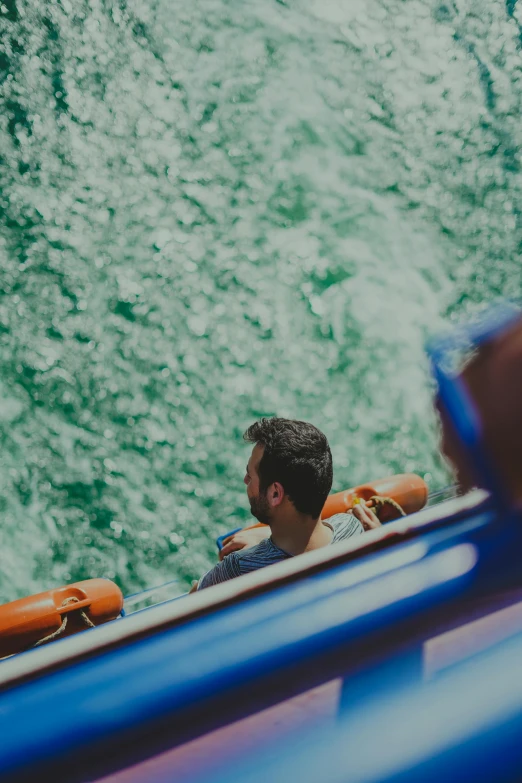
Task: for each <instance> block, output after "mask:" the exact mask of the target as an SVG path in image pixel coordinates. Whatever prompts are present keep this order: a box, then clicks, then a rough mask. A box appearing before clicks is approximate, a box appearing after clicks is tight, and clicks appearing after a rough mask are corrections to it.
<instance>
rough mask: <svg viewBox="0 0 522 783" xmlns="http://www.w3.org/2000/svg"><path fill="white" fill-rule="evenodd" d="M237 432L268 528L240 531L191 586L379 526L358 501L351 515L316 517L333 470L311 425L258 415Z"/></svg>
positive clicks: (256, 507) (257, 509) (258, 514)
mask: <svg viewBox="0 0 522 783" xmlns="http://www.w3.org/2000/svg"><path fill="white" fill-rule="evenodd" d="M243 437H244V438H245V440H246V441H248V442H249V443H253V444H254V447H253V449H252V454H251V455H250V459H249V460H248V464H247V468H246V475H245V478H244V482H245V484H246V488H247V496H248V500H249V502H250V510H251V512H252V514H253V516H254V517H255V518H256V519H257V520H259V522H263V523H264V524H265V525H268V527H267V528H255V529H254V530H252V531H243V540H241V541H240V542H239V544H238V542H237V541H236V542H235V545H234V544H232V545H231V546H229V547H228V551H227V550H226V551H225V556H224V557H223V559H222V561H221V562H220V563H218V564H217V565H216V566H214V568H211V569H210V571H208V572H207V573H206V574H205V575H204V576H203V577H202V578H201V579H200V580H199V583H198V584H197V585H194V588H193V589H196V588H197V589H199V590H201V589H202V588H205V587H210V586H211V585H216V584H219V583H220V582H224V581H226V580H228V579H233V578H234V577H236V576H241V575H242V574H246V573H249V572H250V571H256V570H257V569H258V568H263V567H264V566H267V565H271V564H272V563H277V562H279V561H281V560H286V559H288V558H290V557H295V555H300V554H302V553H303V552H310V551H312V550H313V549H319V548H321V547H323V546H327V545H329V544H332V543H335V542H337V541H343V540H345V539H347V538H350V537H351V536H356V535H360V534H361V533H362V532H363V531H364V530H365V529H367V528H369V527H378V526H379V525H380V522H379V520H378V518H377V516H376V515H375V514H374V513H373V512H372V511H371V510H370V509H368V508H366V507H365V506H364V505H362V504H361V505H360V506H356V507H355V509H354V512H353V514H352V513H351V514H336V515H335V516H333V517H331V518H330V519H328V520H325V521H322V520H321V518H320V515H321V511H322V508H323V506H324V504H325V501H326V498H327V496H328V493H329V492H330V489H331V487H332V476H333V469H332V453H331V451H330V447H329V445H328V441H327V439H326V436H325V435H323V433H322V432H321V431H320V430H318V429H317V427H314V426H313V425H312V424H308V423H307V422H304V421H293V420H290V419H281V418H273V419H261V420H260V421H258V422H255V423H254V424H252V425H251V426H250V427H249V428H248V430H247V431H246V432H245V434H244V436H243ZM245 537H246V538H245ZM253 544H254V545H253Z"/></svg>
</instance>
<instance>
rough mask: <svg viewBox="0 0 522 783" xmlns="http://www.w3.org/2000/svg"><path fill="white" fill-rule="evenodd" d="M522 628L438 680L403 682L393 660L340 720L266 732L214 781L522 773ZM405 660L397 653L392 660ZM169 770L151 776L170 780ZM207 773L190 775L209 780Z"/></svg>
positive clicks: (279, 782)
mask: <svg viewBox="0 0 522 783" xmlns="http://www.w3.org/2000/svg"><path fill="white" fill-rule="evenodd" d="M521 660H522V636H517V637H515V638H513V639H511V640H510V641H508V642H505V643H503V644H502V645H499V646H498V647H496V648H495V649H493V650H492V651H490V652H488V653H486V654H484V655H482V656H477V657H476V658H474V659H473V660H472V661H470V662H468V663H466V664H464V665H461V666H459V667H456V668H455V669H453V670H452V671H449V672H447V673H446V674H445V675H442V676H440V677H438V678H437V680H436V681H434V682H432V683H430V684H428V685H424V686H419V685H416V686H414V687H412V686H409V685H407V686H404V684H403V683H402V682H401V680H400V677H398V673H397V671H394V670H393V668H390V669H388V671H387V672H386V673H385V675H384V677H383V679H382V681H381V683H379V688H378V689H377V690H369V689H367V690H366V697H365V699H364V700H358V701H357V702H356V703H355V704H354V705H353V706H352V708H351V709H347V710H346V711H345V713H344V714H343V716H342V719H341V720H340V721H339V724H338V725H337V726H336V727H331V726H330V727H328V730H321V731H318V730H317V729H316V730H315V731H314V732H313V733H312V732H308V733H306V734H304V735H302V736H299V738H298V739H295V738H294V739H293V740H292V741H290V742H288V740H287V741H285V742H284V743H282V742H279V743H277V741H273V742H272V743H270V744H268V743H263V742H261V741H260V747H259V751H258V752H257V753H252V751H251V750H250V751H249V754H248V758H243V759H241V758H239V759H238V756H237V755H236V757H235V759H234V764H233V766H232V765H230V764H221V766H218V765H214V768H213V769H212V781H213V783H266V781H267V780H269V781H270V783H288V781H299V783H317V781H321V783H353V781H357V783H419V781H422V783H440V781H451V782H453V781H459V783H468V782H469V783H479V782H481V783H491V781H494V782H495V783H512V782H513V781H517V780H521V779H522V678H521V677H520V661H521ZM396 663H397V665H399V661H397V662H396ZM174 779H175V777H174V776H172V775H161V776H159V775H158V776H157V777H154V778H152V779H151V780H150V783H170V781H173V780H174ZM208 779H209V778H208V776H205V777H204V778H203V777H201V776H198V777H197V778H196V777H192V778H191V777H190V776H189V777H186V778H185V783H203V780H208Z"/></svg>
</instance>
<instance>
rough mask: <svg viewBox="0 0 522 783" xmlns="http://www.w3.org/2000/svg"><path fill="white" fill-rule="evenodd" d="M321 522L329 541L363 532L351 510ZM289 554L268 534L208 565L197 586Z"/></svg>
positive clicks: (264, 564)
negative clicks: (251, 544)
mask: <svg viewBox="0 0 522 783" xmlns="http://www.w3.org/2000/svg"><path fill="white" fill-rule="evenodd" d="M324 524H325V525H327V526H328V527H329V528H331V530H332V533H333V536H332V540H331V542H330V543H331V544H336V543H337V542H338V541H344V540H345V539H347V538H351V537H352V536H358V535H360V534H361V533H362V532H364V531H363V526H362V525H361V523H360V522H359V520H358V519H357V518H356V517H354V515H353V514H335V515H334V516H333V517H330V519H328V520H324ZM289 557H292V555H289V554H288V552H285V551H284V550H283V549H279V547H278V546H276V545H275V544H274V542H273V541H272V539H271V538H266V539H265V540H264V541H261V543H260V544H256V546H253V547H249V548H248V549H240V550H239V551H238V552H231V553H230V554H229V555H227V556H226V557H225V559H224V560H222V561H221V563H218V564H217V565H215V566H214V568H211V569H210V571H207V573H206V574H204V576H202V577H201V579H200V580H199V584H198V590H202V589H203V588H204V587H211V586H212V585H217V584H219V583H220V582H226V581H227V580H228V579H234V577H236V576H242V574H249V573H250V572H251V571H257V569H258V568H264V567H265V566H268V565H272V564H273V563H279V562H280V561H281V560H288V558H289Z"/></svg>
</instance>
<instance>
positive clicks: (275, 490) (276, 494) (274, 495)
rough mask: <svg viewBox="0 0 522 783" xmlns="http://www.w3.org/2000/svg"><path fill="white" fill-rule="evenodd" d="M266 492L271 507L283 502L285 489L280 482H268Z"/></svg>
mask: <svg viewBox="0 0 522 783" xmlns="http://www.w3.org/2000/svg"><path fill="white" fill-rule="evenodd" d="M266 494H267V497H268V502H269V504H270V505H271V506H272V508H275V507H276V506H279V505H280V504H281V503H282V502H283V498H284V496H285V490H284V489H283V485H282V484H280V483H279V482H278V481H274V483H273V484H270V486H269V487H268V492H267V493H266Z"/></svg>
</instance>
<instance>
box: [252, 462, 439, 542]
mask: <svg viewBox="0 0 522 783" xmlns="http://www.w3.org/2000/svg"><path fill="white" fill-rule="evenodd" d="M376 495H377V496H379V497H384V498H391V499H392V500H394V501H395V503H398V504H399V506H400V507H401V508H402V509H403V510H404V513H405V514H413V513H414V512H415V511H420V510H421V508H423V507H424V506H425V505H426V503H427V502H428V485H427V484H426V482H425V481H424V480H423V479H421V477H420V476H417V474H416V473H397V475H396V476H388V477H387V478H383V479H377V481H372V482H371V483H368V484H360V485H359V486H358V487H351V488H350V489H345V490H343V491H342V492H335V493H334V494H333V495H329V496H328V497H327V499H326V503H325V504H324V506H323V510H322V512H321V519H328V517H333V515H334V514H342V513H345V512H347V511H351V510H352V508H353V507H354V505H355V503H356V501H357V500H359V499H361V500H365V501H367V502H368V501H370V498H373V497H375V496H376ZM372 505H373V504H372V503H371V502H369V503H368V506H369V507H370V508H371V506H372ZM378 516H379V519H380V520H381V522H391V520H392V519H397V517H398V516H399V512H397V510H396V509H395V508H393V506H391V505H383V506H381V507H380V508H379V512H378ZM253 527H265V525H264V524H263V522H258V523H257V524H256V525H249V526H248V527H246V528H245V530H250V529H251V528H253Z"/></svg>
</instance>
